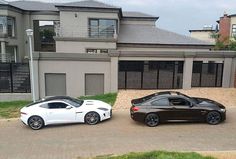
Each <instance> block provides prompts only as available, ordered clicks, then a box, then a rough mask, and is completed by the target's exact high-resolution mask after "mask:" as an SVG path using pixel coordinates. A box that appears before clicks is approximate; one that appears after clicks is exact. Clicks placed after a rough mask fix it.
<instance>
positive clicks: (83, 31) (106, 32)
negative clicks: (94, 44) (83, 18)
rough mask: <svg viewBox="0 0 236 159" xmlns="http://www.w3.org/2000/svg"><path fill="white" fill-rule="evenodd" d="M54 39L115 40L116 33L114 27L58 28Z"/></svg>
mask: <svg viewBox="0 0 236 159" xmlns="http://www.w3.org/2000/svg"><path fill="white" fill-rule="evenodd" d="M56 37H76V38H114V39H116V38H117V31H116V28H115V27H114V26H109V27H103V26H98V27H97V26H89V27H88V28H79V27H74V26H71V27H70V26H68V25H67V26H66V27H62V26H61V27H60V29H58V31H57V32H56Z"/></svg>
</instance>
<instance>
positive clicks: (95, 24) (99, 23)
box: [88, 19, 117, 38]
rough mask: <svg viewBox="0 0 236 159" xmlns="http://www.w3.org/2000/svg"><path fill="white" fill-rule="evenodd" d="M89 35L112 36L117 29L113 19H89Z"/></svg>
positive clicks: (94, 36) (97, 36) (93, 36)
mask: <svg viewBox="0 0 236 159" xmlns="http://www.w3.org/2000/svg"><path fill="white" fill-rule="evenodd" d="M88 30H89V37H92V38H113V37H114V35H115V34H116V30H117V20H115V19H89V28H88Z"/></svg>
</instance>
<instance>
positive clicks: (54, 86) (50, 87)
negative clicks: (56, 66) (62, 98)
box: [45, 73, 66, 96]
mask: <svg viewBox="0 0 236 159" xmlns="http://www.w3.org/2000/svg"><path fill="white" fill-rule="evenodd" d="M45 87H46V88H45V95H46V96H55V95H66V74H64V73H60V74H59V73H46V74H45Z"/></svg>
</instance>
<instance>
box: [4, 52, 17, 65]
mask: <svg viewBox="0 0 236 159" xmlns="http://www.w3.org/2000/svg"><path fill="white" fill-rule="evenodd" d="M5 62H6V63H12V62H16V59H15V56H14V55H12V54H9V53H6V54H0V63H5Z"/></svg>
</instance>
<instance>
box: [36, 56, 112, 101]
mask: <svg viewBox="0 0 236 159" xmlns="http://www.w3.org/2000/svg"><path fill="white" fill-rule="evenodd" d="M110 66H111V64H110V62H96V61H90V62H88V61H49V60H47V61H46V60H40V61H39V91H40V97H44V96H45V76H44V74H45V73H66V90H67V95H68V96H72V97H79V96H82V95H84V94H85V73H95V74H97V73H103V74H104V91H105V93H108V92H110V91H111V70H110Z"/></svg>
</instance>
